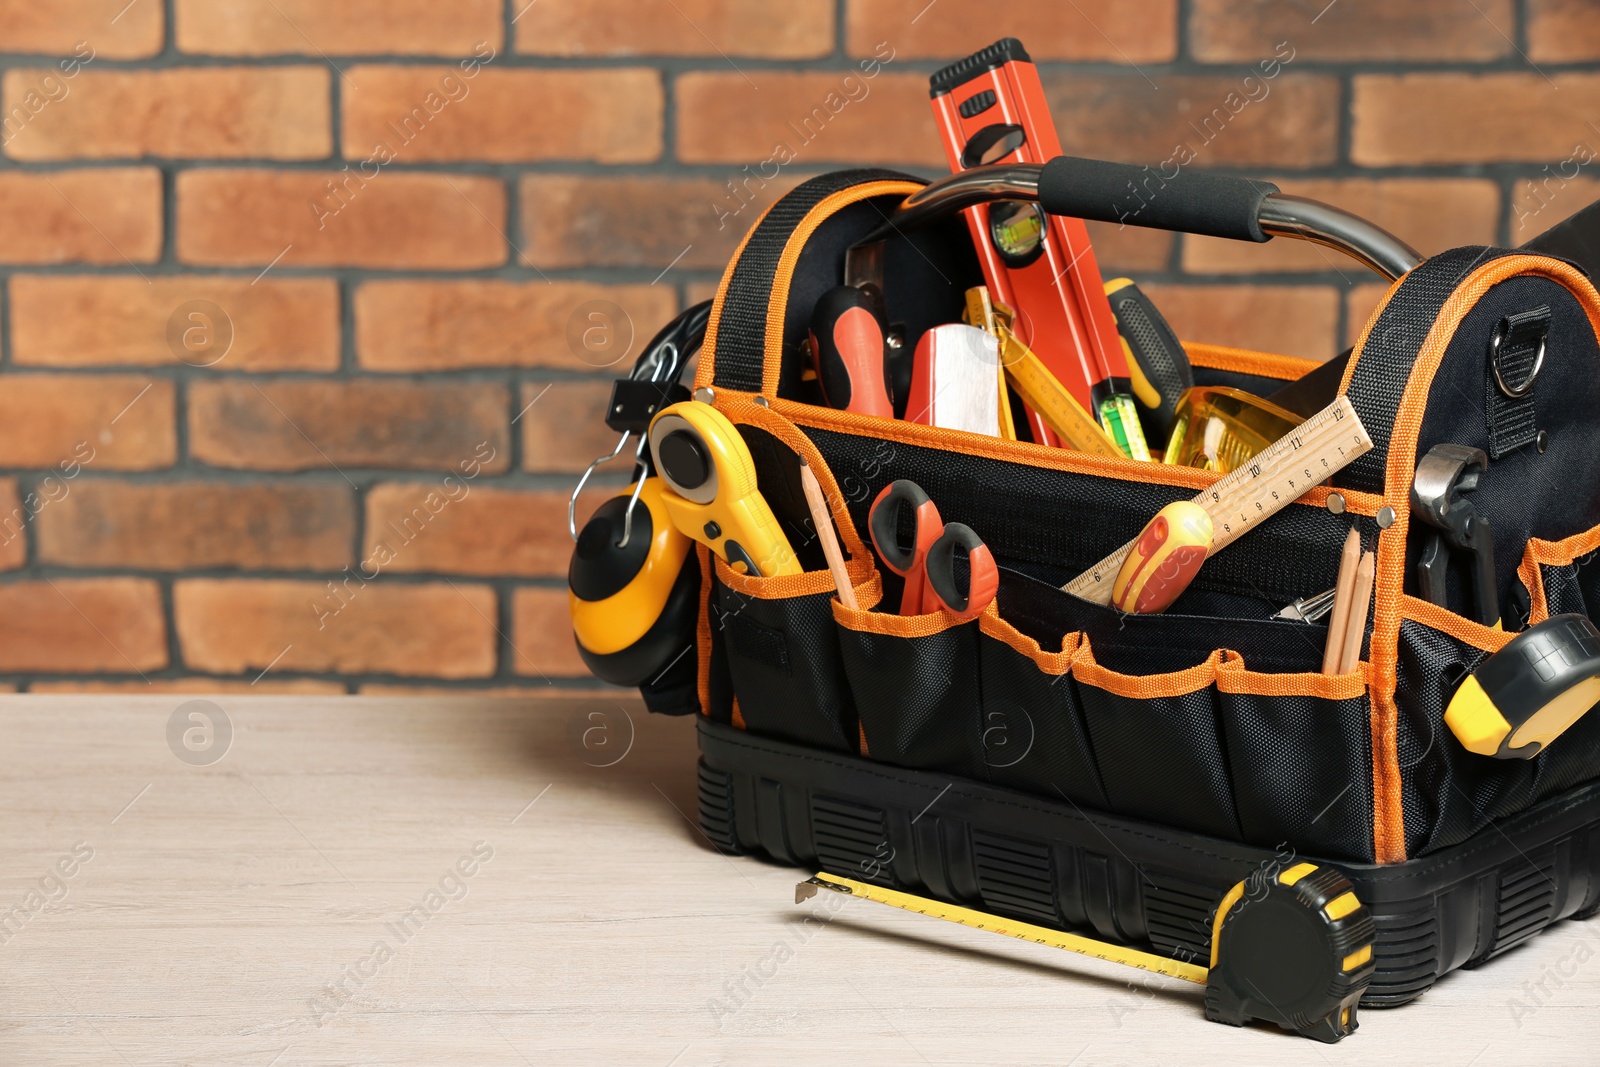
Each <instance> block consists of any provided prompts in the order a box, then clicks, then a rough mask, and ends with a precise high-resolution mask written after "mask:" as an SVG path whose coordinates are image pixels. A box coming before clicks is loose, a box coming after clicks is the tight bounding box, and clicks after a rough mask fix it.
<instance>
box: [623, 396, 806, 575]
mask: <svg viewBox="0 0 1600 1067" xmlns="http://www.w3.org/2000/svg"><path fill="white" fill-rule="evenodd" d="M650 452H651V455H652V456H653V457H654V458H655V464H656V470H657V471H659V472H660V473H661V479H662V481H663V482H665V483H666V489H667V491H666V492H664V493H662V495H661V499H662V503H663V505H664V506H665V508H666V511H667V514H668V516H670V517H671V519H672V522H673V523H674V524H675V525H676V526H677V527H678V529H679V530H681V531H683V533H684V535H685V536H687V537H690V538H693V539H694V540H696V541H698V542H700V543H701V544H703V545H705V546H706V547H707V548H709V549H711V551H713V552H715V553H716V554H717V555H718V556H719V557H720V558H721V559H722V560H723V562H725V563H726V564H727V565H728V566H730V567H732V568H733V569H734V570H735V571H738V572H739V573H741V574H749V575H753V576H756V577H764V578H770V577H772V576H773V575H777V574H799V573H800V572H801V567H800V561H799V560H798V559H796V558H795V554H794V549H793V548H792V547H791V546H790V545H789V539H788V538H787V537H785V536H784V535H783V529H782V528H781V527H780V526H779V525H778V519H777V516H775V515H773V514H772V508H771V507H769V506H768V505H767V502H766V499H765V498H763V497H762V495H761V492H760V490H759V489H757V488H756V465H755V461H754V460H753V459H751V458H750V449H749V448H747V447H746V446H745V443H744V438H742V437H740V436H739V431H738V430H737V429H735V428H734V425H733V423H731V422H729V421H728V419H727V417H726V416H724V415H723V414H722V413H721V412H720V411H718V410H717V409H716V408H713V407H712V406H711V405H710V404H702V403H701V402H700V401H698V400H686V401H683V402H682V403H678V404H673V405H672V406H671V407H669V408H665V409H663V410H662V411H661V412H660V413H659V414H658V415H656V417H655V418H654V419H653V420H651V423H650Z"/></svg>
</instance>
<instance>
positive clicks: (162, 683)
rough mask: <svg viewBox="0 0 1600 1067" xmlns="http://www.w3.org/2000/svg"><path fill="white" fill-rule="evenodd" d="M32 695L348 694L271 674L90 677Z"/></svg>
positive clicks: (35, 687)
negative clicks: (142, 679)
mask: <svg viewBox="0 0 1600 1067" xmlns="http://www.w3.org/2000/svg"><path fill="white" fill-rule="evenodd" d="M28 692H30V693H129V694H155V693H239V694H243V695H250V696H263V695H265V694H268V693H294V694H297V695H302V696H338V695H342V694H344V693H346V692H348V690H347V688H346V687H345V684H344V683H343V682H323V681H318V680H317V679H315V678H277V679H275V678H273V677H272V676H271V675H270V674H269V675H268V676H267V677H265V678H263V679H261V681H259V682H255V683H251V682H248V681H245V680H244V679H242V678H214V677H211V676H209V675H196V676H193V677H185V678H152V679H150V680H149V681H148V682H140V681H133V680H129V681H124V682H109V681H101V680H99V679H91V678H73V679H64V680H61V681H50V682H29V683H28Z"/></svg>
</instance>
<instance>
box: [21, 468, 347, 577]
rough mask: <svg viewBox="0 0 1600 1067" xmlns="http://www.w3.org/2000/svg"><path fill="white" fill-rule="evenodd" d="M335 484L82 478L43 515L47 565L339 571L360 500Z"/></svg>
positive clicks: (39, 526)
mask: <svg viewBox="0 0 1600 1067" xmlns="http://www.w3.org/2000/svg"><path fill="white" fill-rule="evenodd" d="M351 497H352V493H351V490H350V487H349V486H347V485H346V484H345V483H344V481H343V480H339V481H338V484H333V483H308V482H252V483H242V484H229V483H224V482H184V483H181V484H158V485H150V484H140V483H130V482H121V481H113V480H111V479H106V478H83V479H80V480H78V481H75V482H73V483H72V485H71V492H69V493H68V494H67V496H66V497H65V498H63V499H62V500H61V501H60V502H59V503H57V504H54V505H52V506H50V507H48V508H45V509H44V510H42V511H41V512H40V513H39V517H38V519H37V520H35V531H36V532H35V540H36V543H37V545H38V553H39V560H40V562H42V563H59V564H62V565H64V566H68V567H126V568H132V569H142V570H157V571H170V570H193V569H198V568H211V567H235V568H240V569H243V570H336V569H338V568H340V567H342V566H344V565H345V564H347V563H350V562H352V561H351V547H350V546H351V543H352V542H353V540H354V538H355V507H354V502H353V500H352V499H351Z"/></svg>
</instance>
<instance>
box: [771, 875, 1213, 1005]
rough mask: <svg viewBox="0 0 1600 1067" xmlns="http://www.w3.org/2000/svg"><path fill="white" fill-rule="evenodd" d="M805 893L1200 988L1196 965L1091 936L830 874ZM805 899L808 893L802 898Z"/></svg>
mask: <svg viewBox="0 0 1600 1067" xmlns="http://www.w3.org/2000/svg"><path fill="white" fill-rule="evenodd" d="M807 889H809V890H810V891H811V892H815V891H816V890H817V889H827V890H830V891H832V892H835V893H846V894H848V895H850V896H854V897H860V898H862V899H863V900H871V901H874V902H876V903H879V904H887V905H889V906H890V907H893V908H899V909H900V910H901V911H909V912H912V913H913V914H916V915H928V916H931V917H932V918H935V919H943V920H945V921H946V922H953V923H958V924H960V925H961V926H967V927H971V928H972V929H974V930H986V931H988V932H990V933H995V934H1005V935H1006V936H1007V937H1014V938H1017V939H1018V940H1019V941H1032V942H1034V943H1035V944H1039V945H1049V946H1050V947H1051V948H1059V949H1064V950H1066V951H1067V952H1076V953H1078V954H1079V955H1083V956H1092V957H1093V958H1095V959H1097V960H1105V961H1106V962H1108V963H1120V964H1124V965H1125V966H1128V967H1137V968H1139V969H1140V970H1141V971H1151V972H1153V973H1155V974H1164V975H1166V976H1167V977H1169V978H1181V979H1183V980H1184V981H1186V982H1194V983H1196V984H1197V985H1205V984H1206V976H1207V974H1208V973H1209V972H1208V970H1207V968H1205V967H1202V966H1200V965H1199V964H1196V963H1185V962H1183V961H1182V960H1175V959H1171V958H1170V957H1167V956H1158V955H1156V954H1155V953H1153V952H1142V951H1140V950H1139V949H1136V948H1124V947H1123V946H1120V945H1112V944H1109V943H1107V942H1105V941H1096V940H1095V939H1094V938H1091V937H1082V936H1080V935H1078V934H1069V933H1066V932H1064V931H1061V930H1051V929H1049V928H1047V927H1044V926H1035V925H1033V924H1032V923H1026V922H1022V921H1020V920H1015V919H1003V918H1001V917H1000V916H997V915H989V914H986V913H984V912H981V911H973V910H972V909H971V908H963V907H961V906H960V905H958V904H945V903H942V902H940V901H936V900H930V899H928V898H927V897H919V896H916V895H914V894H911V893H902V892H900V891H899V890H897V889H885V888H883V887H882V886H875V885H869V884H867V883H865V882H857V881H855V880H854V879H851V878H845V877H842V876H840V875H836V874H819V875H817V876H816V877H815V878H812V879H810V880H809V881H806V882H801V883H800V885H799V886H798V887H797V893H796V897H797V899H798V898H800V896H801V893H803V892H804V891H805V890H807ZM806 895H809V894H806Z"/></svg>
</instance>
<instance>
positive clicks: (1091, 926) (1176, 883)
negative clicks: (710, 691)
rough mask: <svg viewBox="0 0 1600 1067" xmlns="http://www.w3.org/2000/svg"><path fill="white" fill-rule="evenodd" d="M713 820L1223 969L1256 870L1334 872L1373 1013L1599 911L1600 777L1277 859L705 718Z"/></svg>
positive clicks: (990, 906)
mask: <svg viewBox="0 0 1600 1067" xmlns="http://www.w3.org/2000/svg"><path fill="white" fill-rule="evenodd" d="M699 731H700V752H701V760H700V827H701V829H702V830H704V831H705V834H706V837H708V838H709V839H710V840H711V841H712V842H713V843H714V844H715V845H716V846H717V847H718V848H719V849H721V850H723V851H725V852H728V853H745V852H749V853H760V854H764V855H766V856H769V857H771V858H772V859H774V860H778V861H780V862H782V863H787V864H791V865H793V866H796V867H803V868H806V869H807V870H811V871H815V870H818V869H821V870H827V871H830V872H832V873H835V874H840V875H844V876H846V877H849V878H855V879H858V880H861V881H875V882H880V883H882V884H884V885H890V886H894V887H895V888H898V889H904V890H907V891H910V892H915V893H920V894H923V895H927V896H933V897H937V898H939V899H941V900H946V901H950V902H951V903H956V904H962V905H965V906H967V907H972V908H978V909H981V910H984V911H991V912H995V913H997V914H1001V915H1009V916H1013V917H1016V918H1020V919H1026V920H1028V921H1029V922H1034V923H1041V924H1044V925H1048V926H1054V927H1058V928H1061V929H1078V930H1085V931H1092V932H1093V935H1094V936H1098V937H1102V938H1106V939H1108V940H1112V941H1120V942H1125V943H1132V944H1142V945H1145V946H1148V947H1150V948H1152V949H1153V950H1155V951H1157V952H1162V953H1166V954H1168V955H1174V956H1177V955H1182V956H1184V957H1185V958H1189V959H1194V958H1200V959H1206V958H1209V956H1210V951H1211V916H1212V912H1213V910H1214V909H1215V907H1216V904H1217V901H1218V900H1219V899H1220V898H1221V896H1222V894H1223V893H1224V892H1225V891H1226V890H1227V889H1228V888H1229V887H1230V886H1232V885H1234V884H1235V883H1237V882H1238V881H1240V880H1241V879H1242V878H1244V877H1245V876H1246V875H1247V874H1249V873H1250V871H1251V870H1252V869H1254V868H1257V867H1265V868H1268V869H1275V868H1283V867H1288V866H1292V865H1293V864H1295V863H1299V862H1302V861H1307V860H1309V861H1311V862H1316V863H1327V864H1330V865H1332V866H1335V867H1337V868H1339V869H1340V870H1342V871H1343V872H1344V873H1345V874H1346V875H1347V876H1348V877H1349V879H1350V881H1351V882H1352V883H1353V884H1354V886H1355V890H1356V894H1357V896H1359V897H1360V898H1361V900H1362V901H1363V902H1364V903H1366V905H1367V906H1368V907H1369V908H1370V909H1371V910H1372V913H1373V918H1374V920H1375V923H1376V926H1377V942H1376V945H1375V955H1376V958H1377V974H1376V976H1375V977H1374V978H1373V980H1372V984H1371V985H1370V986H1369V987H1368V989H1367V993H1366V996H1365V997H1364V998H1363V999H1362V1001H1361V1004H1362V1006H1363V1007H1369V1008H1387V1007H1398V1006H1399V1005H1401V1004H1405V1003H1408V1002H1410V1001H1412V1000H1415V999H1416V998H1417V997H1419V996H1421V995H1422V994H1423V993H1424V992H1426V991H1427V989H1428V987H1429V986H1431V985H1433V983H1434V982H1435V981H1436V980H1437V979H1438V978H1439V977H1440V976H1441V975H1444V974H1447V973H1449V972H1450V971H1453V970H1455V969H1457V968H1459V967H1475V966H1477V965H1479V964H1481V963H1483V962H1485V961H1486V960H1489V959H1491V958H1492V957H1494V956H1497V955H1499V954H1500V953H1502V952H1504V951H1506V950H1507V949H1509V948H1512V947H1514V946H1515V945H1518V944H1520V943H1522V942H1523V941H1525V940H1527V939H1528V938H1530V937H1532V936H1533V935H1534V934H1536V933H1538V932H1539V931H1540V930H1542V929H1544V928H1545V927H1546V926H1548V925H1550V924H1551V923H1552V922H1555V921H1556V920H1558V919H1564V918H1567V917H1569V916H1577V917H1584V918H1586V917H1588V916H1589V915H1591V914H1593V913H1594V912H1595V911H1596V910H1600V782H1597V783H1591V784H1589V785H1585V786H1580V787H1578V788H1575V789H1572V790H1569V791H1568V792H1567V793H1564V794H1562V795H1561V796H1559V797H1555V798H1552V799H1551V800H1549V801H1546V802H1545V803H1543V804H1541V805H1539V806H1538V807H1536V808H1533V809H1531V810H1529V811H1526V812H1524V813H1522V814H1521V815H1518V816H1515V817H1514V818H1511V819H1507V820H1505V821H1504V822H1502V823H1500V824H1498V825H1495V826H1491V827H1489V828H1487V829H1485V830H1484V831H1482V832H1481V833H1479V834H1478V835H1476V836H1475V837H1473V838H1471V839H1469V840H1467V841H1465V842H1462V843H1461V844H1459V845H1457V846H1455V847H1453V848H1450V849H1446V850H1444V851H1441V852H1438V853H1435V854H1433V855H1429V856H1424V857H1421V858H1418V859H1413V860H1408V861H1406V862H1405V863H1399V864H1394V865H1392V866H1387V867H1378V866H1372V865H1366V864H1351V863H1343V862H1339V861H1333V860H1325V859H1321V858H1319V857H1316V856H1299V855H1296V856H1293V857H1289V856H1287V855H1283V854H1276V853H1274V852H1272V851H1270V850H1267V849H1260V848H1254V847H1251V846H1248V845H1238V844H1234V843H1231V842H1227V841H1219V840H1216V839H1214V838H1208V837H1202V836H1200V835H1197V834H1191V833H1187V832H1184V831H1182V830H1174V829H1171V828H1169V827H1164V826H1158V825H1154V824H1150V823H1141V822H1138V821H1137V820H1133V819H1125V818H1120V817H1117V816H1111V815H1104V814H1101V813H1099V812H1086V811H1084V810H1082V809H1080V808H1078V807H1077V806H1076V805H1073V804H1071V803H1070V802H1061V803H1054V802H1051V801H1047V800H1043V799H1040V798H1036V797H1032V796H1027V795H1024V794H1021V793H1015V792H1011V791H1009V790H1005V789H998V788H995V787H993V786H988V785H984V784H982V783H979V782H974V781H969V780H967V779H958V778H951V777H950V776H948V775H939V774H931V773H927V772H922V771H909V770H901V769H899V768H895V767H887V766H884V765H882V764H878V763H873V762H870V761H868V760H863V759H859V758H856V757H852V756H846V755H839V754H834V753H828V752H821V751H818V750H815V749H810V748H804V747H801V746H797V745H791V744H787V743H784V742H781V741H770V740H766V739H763V738H760V737H754V736H752V735H750V734H748V733H746V732H745V731H743V730H736V729H733V728H731V727H728V726H722V725H719V724H717V723H712V722H707V721H705V720H701V722H700V724H699Z"/></svg>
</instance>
